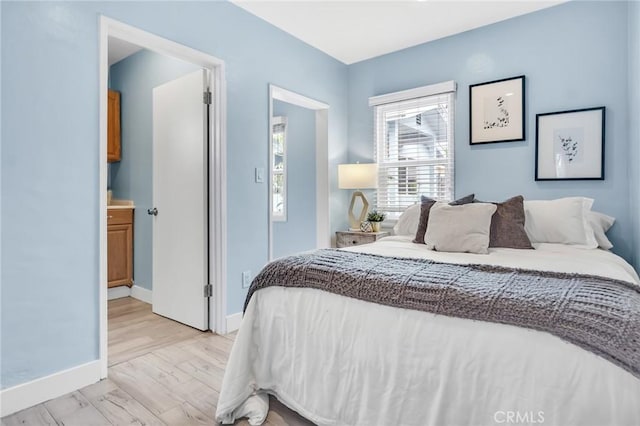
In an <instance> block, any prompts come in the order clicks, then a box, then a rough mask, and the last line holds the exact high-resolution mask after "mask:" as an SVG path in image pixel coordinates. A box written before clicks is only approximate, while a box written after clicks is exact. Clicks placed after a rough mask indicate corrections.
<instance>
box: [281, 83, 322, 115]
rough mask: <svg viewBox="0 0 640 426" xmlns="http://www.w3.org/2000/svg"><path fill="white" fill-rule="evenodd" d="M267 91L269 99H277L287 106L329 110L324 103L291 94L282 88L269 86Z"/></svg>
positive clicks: (297, 94) (294, 93)
mask: <svg viewBox="0 0 640 426" xmlns="http://www.w3.org/2000/svg"><path fill="white" fill-rule="evenodd" d="M269 90H270V91H271V97H272V98H273V99H277V100H279V101H282V102H286V103H288V104H293V105H297V106H299V107H302V108H307V109H313V110H318V109H329V105H327V104H325V103H324V102H320V101H317V100H315V99H312V98H310V97H308V96H304V95H301V94H299V93H296V92H292V91H291V90H287V89H283V88H282V87H278V86H274V85H273V84H270V85H269Z"/></svg>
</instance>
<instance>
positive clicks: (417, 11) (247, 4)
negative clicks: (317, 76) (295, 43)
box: [231, 0, 567, 64]
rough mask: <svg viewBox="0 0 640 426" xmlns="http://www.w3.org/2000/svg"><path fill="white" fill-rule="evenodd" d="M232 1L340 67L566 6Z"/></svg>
mask: <svg viewBox="0 0 640 426" xmlns="http://www.w3.org/2000/svg"><path fill="white" fill-rule="evenodd" d="M231 1H232V2H233V3H235V4H236V5H238V6H240V7H241V8H243V9H245V10H247V11H248V12H250V13H252V14H254V15H256V16H258V17H260V18H262V19H264V20H265V21H267V22H269V23H271V24H273V25H275V26H276V27H278V28H280V29H282V30H284V31H286V32H287V33H289V34H291V35H293V36H294V37H297V38H299V39H300V40H302V41H304V42H306V43H308V44H310V45H311V46H314V47H316V48H317V49H319V50H321V51H323V52H325V53H327V54H328V55H330V56H333V57H334V58H336V59H338V60H339V61H342V62H344V63H345V64H352V63H354V62H359V61H363V60H365V59H369V58H373V57H375V56H380V55H384V54H385V53H389V52H394V51H396V50H400V49H404V48H407V47H411V46H415V45H418V44H421V43H426V42H428V41H432V40H436V39H439V38H442V37H446V36H449V35H452V34H457V33H461V32H464V31H468V30H471V29H474V28H478V27H481V26H484V25H489V24H492V23H494V22H499V21H502V20H505V19H509V18H512V17H514V16H519V15H524V14H526V13H530V12H534V11H536V10H539V9H544V8H546V7H550V6H555V5H557V4H560V3H564V2H565V1H567V0H556V1H521V0H510V1H507V0H502V1H479V0H476V1H457V0H453V1H451V0H449V1H447V0H422V1H420V0H414V1H404V0H395V1H389V0H387V1H376V0H356V1H353V0H352V1H344V0H343V1H321V0H315V1H309V0H288V1H273V0H231Z"/></svg>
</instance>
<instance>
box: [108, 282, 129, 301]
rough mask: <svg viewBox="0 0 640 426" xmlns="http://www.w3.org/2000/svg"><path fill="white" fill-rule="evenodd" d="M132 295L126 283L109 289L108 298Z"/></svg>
mask: <svg viewBox="0 0 640 426" xmlns="http://www.w3.org/2000/svg"><path fill="white" fill-rule="evenodd" d="M129 296H131V289H130V288H129V287H128V286H126V285H121V286H119V287H111V288H109V289H107V300H113V299H122V298H123V297H129Z"/></svg>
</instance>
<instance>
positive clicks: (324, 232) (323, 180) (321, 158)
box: [267, 84, 331, 261]
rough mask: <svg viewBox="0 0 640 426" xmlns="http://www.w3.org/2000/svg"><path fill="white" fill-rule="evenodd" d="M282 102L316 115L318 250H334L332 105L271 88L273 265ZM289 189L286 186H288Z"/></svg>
mask: <svg viewBox="0 0 640 426" xmlns="http://www.w3.org/2000/svg"><path fill="white" fill-rule="evenodd" d="M274 100H278V101H282V102H286V103H289V104H292V105H296V106H299V107H302V108H306V109H310V110H312V111H315V113H316V114H315V116H316V117H315V118H316V128H315V145H316V248H327V247H331V233H330V227H329V217H330V211H329V105H328V104H325V103H324V102H320V101H318V100H315V99H313V98H310V97H308V96H304V95H301V94H299V93H296V92H292V91H291V90H287V89H284V88H282V87H279V86H276V85H274V84H269V131H268V133H267V134H268V135H269V161H268V162H267V164H269V167H268V169H269V180H268V182H269V185H268V187H267V191H268V198H269V216H268V217H269V227H268V229H269V232H268V234H269V235H268V238H269V261H271V260H273V197H272V196H271V188H272V187H273V170H272V169H273V141H272V137H273V136H272V135H273V124H274V121H273V118H274V117H273V101H274ZM285 187H286V184H285Z"/></svg>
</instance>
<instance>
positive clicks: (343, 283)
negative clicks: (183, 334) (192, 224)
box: [244, 249, 640, 378]
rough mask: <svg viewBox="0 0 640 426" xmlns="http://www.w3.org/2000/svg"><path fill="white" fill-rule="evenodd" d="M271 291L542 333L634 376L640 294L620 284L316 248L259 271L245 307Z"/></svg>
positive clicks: (639, 346)
mask: <svg viewBox="0 0 640 426" xmlns="http://www.w3.org/2000/svg"><path fill="white" fill-rule="evenodd" d="M270 286H281V287H303V288H313V289H318V290H323V291H328V292H330V293H334V294H338V295H341V296H347V297H352V298H354V299H360V300H364V301H367V302H374V303H379V304H382V305H388V306H393V307H398V308H405V309H415V310H419V311H425V312H432V313H434V314H441V315H448V316H453V317H458V318H468V319H473V320H481V321H490V322H496V323H502V324H510V325H516V326H520V327H526V328H531V329H535V330H541V331H545V332H548V333H551V334H553V335H556V336H558V337H560V338H562V339H564V340H566V341H569V342H572V343H574V344H576V345H578V346H581V347H582V348H584V349H587V350H589V351H591V352H593V353H595V354H597V355H600V356H602V357H604V358H606V359H608V360H610V361H612V362H613V363H615V364H617V365H619V366H620V367H622V368H624V369H626V370H628V371H629V372H631V373H632V374H633V375H635V376H636V377H638V378H640V290H639V289H638V287H637V286H634V285H633V284H630V283H627V282H624V281H619V280H614V279H610V278H603V277H597V276H591V275H580V274H565V273H557V272H541V271H532V270H522V269H514V268H506V267H499V266H490V265H455V264H449V263H440V262H435V261H432V260H428V259H408V258H392V257H386V256H378V255H372V254H363V253H353V252H348V251H341V250H335V249H322V250H316V251H313V252H308V253H302V254H298V255H294V256H289V257H285V258H282V259H279V260H276V261H274V262H271V263H270V264H268V265H267V266H265V268H264V269H263V270H262V271H261V272H260V274H258V275H257V276H256V278H255V279H254V281H253V283H252V284H251V287H250V288H249V293H248V294H247V299H246V301H245V306H244V309H245V310H246V308H247V305H248V304H249V300H250V299H251V296H252V295H253V293H255V292H256V291H258V290H260V289H262V288H266V287H270Z"/></svg>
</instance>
